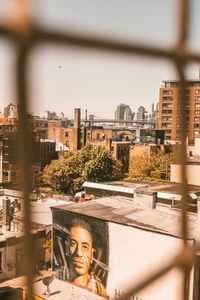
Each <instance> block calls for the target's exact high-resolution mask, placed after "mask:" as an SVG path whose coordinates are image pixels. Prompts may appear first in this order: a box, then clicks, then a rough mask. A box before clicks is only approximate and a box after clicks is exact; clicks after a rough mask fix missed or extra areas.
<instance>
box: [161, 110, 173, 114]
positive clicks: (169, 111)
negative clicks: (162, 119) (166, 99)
mask: <svg viewBox="0 0 200 300" xmlns="http://www.w3.org/2000/svg"><path fill="white" fill-rule="evenodd" d="M162 113H163V114H165V115H171V114H172V110H163V111H162Z"/></svg>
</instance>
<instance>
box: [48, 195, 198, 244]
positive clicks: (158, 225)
mask: <svg viewBox="0 0 200 300" xmlns="http://www.w3.org/2000/svg"><path fill="white" fill-rule="evenodd" d="M52 209H53V210H54V209H55V210H56V209H59V210H66V211H70V212H73V213H77V214H80V215H85V216H89V217H93V218H97V219H101V220H104V221H109V222H114V223H119V224H123V225H126V226H132V227H135V228H138V229H142V230H146V231H151V232H157V233H162V234H167V235H171V236H175V237H181V236H182V234H181V230H180V228H181V215H180V213H179V212H177V211H176V212H174V211H173V210H170V209H169V210H159V209H150V208H146V207H144V206H142V205H140V204H138V202H137V203H134V199H130V198H127V197H122V196H111V197H105V198H99V199H96V200H91V201H86V202H82V203H75V204H69V205H62V206H57V207H55V208H52ZM188 221H189V228H188V229H189V234H188V238H189V239H195V240H196V241H197V242H200V230H199V228H200V221H199V220H198V218H197V216H196V215H194V214H188Z"/></svg>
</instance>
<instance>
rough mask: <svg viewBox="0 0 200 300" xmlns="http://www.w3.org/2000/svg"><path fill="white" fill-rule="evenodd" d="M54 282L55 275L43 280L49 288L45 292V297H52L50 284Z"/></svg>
mask: <svg viewBox="0 0 200 300" xmlns="http://www.w3.org/2000/svg"><path fill="white" fill-rule="evenodd" d="M53 280H54V277H53V275H51V276H47V277H44V278H42V283H43V284H44V285H46V287H47V289H46V291H45V292H44V295H51V291H50V288H49V285H50V283H52V281H53Z"/></svg>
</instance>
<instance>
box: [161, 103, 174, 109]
mask: <svg viewBox="0 0 200 300" xmlns="http://www.w3.org/2000/svg"><path fill="white" fill-rule="evenodd" d="M162 107H163V108H164V107H169V108H171V107H172V103H163V105H162Z"/></svg>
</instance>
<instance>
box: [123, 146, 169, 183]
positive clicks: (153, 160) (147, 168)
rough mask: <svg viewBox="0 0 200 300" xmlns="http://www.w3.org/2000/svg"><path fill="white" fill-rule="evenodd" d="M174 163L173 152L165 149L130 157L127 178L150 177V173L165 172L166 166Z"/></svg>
mask: <svg viewBox="0 0 200 300" xmlns="http://www.w3.org/2000/svg"><path fill="white" fill-rule="evenodd" d="M174 161H175V155H174V153H173V152H169V151H166V150H165V149H162V150H159V151H158V152H157V153H152V154H151V155H149V154H148V153H147V152H144V153H142V154H141V155H136V156H134V157H132V159H131V160H130V165H129V177H131V178H134V177H140V178H144V177H150V175H151V172H152V171H164V170H166V164H168V165H170V164H171V163H173V162H174Z"/></svg>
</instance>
